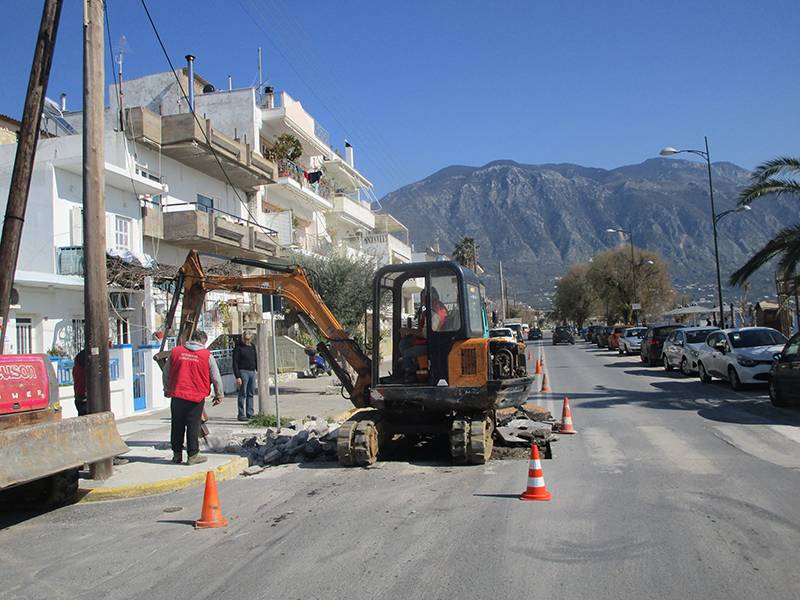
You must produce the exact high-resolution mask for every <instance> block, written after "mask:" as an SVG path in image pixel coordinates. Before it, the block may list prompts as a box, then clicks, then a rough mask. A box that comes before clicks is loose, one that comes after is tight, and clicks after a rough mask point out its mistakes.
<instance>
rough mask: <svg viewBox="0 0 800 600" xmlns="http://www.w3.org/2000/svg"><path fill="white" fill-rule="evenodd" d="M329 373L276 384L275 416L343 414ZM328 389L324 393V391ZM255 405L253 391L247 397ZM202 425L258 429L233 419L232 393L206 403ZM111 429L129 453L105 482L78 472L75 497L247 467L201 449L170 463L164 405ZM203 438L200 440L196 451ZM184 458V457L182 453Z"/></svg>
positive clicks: (138, 490)
mask: <svg viewBox="0 0 800 600" xmlns="http://www.w3.org/2000/svg"><path fill="white" fill-rule="evenodd" d="M336 381H337V380H336V378H335V377H325V376H323V377H320V378H317V379H295V380H290V381H287V382H284V383H280V382H279V384H278V396H279V408H280V413H281V418H282V419H283V418H290V419H302V418H303V417H306V416H308V415H313V416H317V417H320V418H323V419H324V418H326V417H336V416H340V415H342V414H343V413H346V412H347V411H348V410H349V409H351V408H353V405H352V404H351V403H350V401H349V400H345V399H344V398H342V396H341V395H340V394H339V392H338V390H339V389H340V388H338V387H337V388H336V390H335V393H332V392H334V389H333V388H332V387H331V386H332V385H333V383H334V382H336ZM273 392H274V390H273V389H270V396H269V398H268V403H267V405H268V407H269V410H268V414H274V407H275V399H274V396H273ZM326 392H329V393H326ZM253 402H254V405H255V409H256V411H257V410H258V396H256V397H255V398H254V399H253ZM206 412H207V413H208V422H207V426H208V429H209V431H210V434H211V435H214V436H227V435H229V434H232V433H236V432H242V431H246V432H249V433H252V434H253V435H255V434H256V433H259V432H262V431H263V428H253V427H247V426H246V424H245V423H242V422H239V421H237V419H236V413H237V406H236V396H235V395H231V396H226V397H225V399H224V400H223V401H222V404H220V405H219V406H211V404H210V402H209V403H207V404H206ZM117 430H118V431H119V433H120V435H121V436H122V438H123V440H124V441H125V443H126V444H127V445H128V447H129V448H130V452H128V453H126V454H125V455H124V457H125V458H127V459H128V461H129V462H128V463H127V464H125V465H119V466H115V467H114V473H113V475H112V476H111V477H110V478H109V479H106V480H105V481H94V480H91V479H85V478H83V477H85V476H86V474H85V473H83V472H82V473H81V476H82V478H81V480H80V500H79V501H80V502H91V501H96V500H112V499H120V498H133V497H137V496H148V495H152V494H160V493H164V492H169V491H174V490H178V489H182V488H186V487H191V486H199V485H201V484H202V483H203V482H204V481H205V474H206V471H214V472H215V473H214V474H215V477H216V478H217V480H218V481H219V480H222V479H229V478H232V477H236V476H237V475H239V473H241V471H242V470H243V469H245V468H247V466H248V464H247V459H246V458H243V457H241V456H238V455H235V454H220V453H204V455H205V456H206V457H207V458H208V462H205V463H203V464H200V465H193V466H189V465H186V464H182V465H176V464H173V463H172V460H171V459H172V451H171V450H170V447H169V433H170V412H169V409H165V410H161V411H158V412H154V413H150V414H147V415H142V416H140V417H130V418H127V419H122V420H119V421H117ZM202 449H203V443H202V442H201V452H202ZM184 460H185V456H184Z"/></svg>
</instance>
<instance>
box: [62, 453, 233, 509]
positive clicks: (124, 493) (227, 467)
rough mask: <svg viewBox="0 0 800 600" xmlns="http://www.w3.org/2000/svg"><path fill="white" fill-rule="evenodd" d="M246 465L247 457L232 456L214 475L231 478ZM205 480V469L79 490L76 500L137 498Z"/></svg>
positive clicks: (198, 483)
mask: <svg viewBox="0 0 800 600" xmlns="http://www.w3.org/2000/svg"><path fill="white" fill-rule="evenodd" d="M247 466H248V462H247V459H246V458H244V457H243V456H234V457H232V458H231V459H230V460H229V461H228V462H226V463H224V464H221V465H219V466H218V467H217V468H215V469H214V470H213V471H214V477H215V478H216V480H217V481H223V480H225V479H231V478H233V477H236V476H237V475H239V474H240V473H241V472H242V471H243V470H244V469H246V468H247ZM205 480H206V471H198V472H197V473H192V474H191V475H184V476H183V477H175V478H174V479H162V480H161V481H154V482H152V483H142V484H139V485H129V486H124V487H115V488H94V489H91V490H88V491H84V490H80V491H79V492H78V494H79V495H80V494H83V495H82V496H81V498H80V500H78V502H76V504H78V503H82V502H101V501H103V500H121V499H125V498H139V497H141V496H153V495H155V494H165V493H167V492H174V491H177V490H182V489H184V488H189V487H195V486H199V485H201V484H202V483H204V482H205Z"/></svg>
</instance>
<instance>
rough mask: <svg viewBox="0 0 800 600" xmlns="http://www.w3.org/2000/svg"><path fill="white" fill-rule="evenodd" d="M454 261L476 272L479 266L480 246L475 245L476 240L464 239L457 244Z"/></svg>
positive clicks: (454, 250)
mask: <svg viewBox="0 0 800 600" xmlns="http://www.w3.org/2000/svg"><path fill="white" fill-rule="evenodd" d="M453 260H455V261H456V262H457V263H459V264H460V265H462V266H465V267H467V268H468V269H472V270H473V271H476V270H477V264H478V246H476V245H475V239H474V238H471V237H464V238H461V239H460V240H459V241H458V242H456V247H455V248H454V249H453Z"/></svg>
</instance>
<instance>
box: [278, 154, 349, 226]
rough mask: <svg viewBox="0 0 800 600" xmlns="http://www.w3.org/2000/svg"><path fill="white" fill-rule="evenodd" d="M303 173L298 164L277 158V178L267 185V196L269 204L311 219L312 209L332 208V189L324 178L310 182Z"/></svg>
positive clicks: (304, 172) (303, 170)
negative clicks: (274, 181)
mask: <svg viewBox="0 0 800 600" xmlns="http://www.w3.org/2000/svg"><path fill="white" fill-rule="evenodd" d="M305 174H306V171H305V169H303V168H302V167H301V166H300V165H297V164H295V163H293V162H292V161H290V160H286V159H280V160H278V179H277V181H276V183H273V184H270V185H268V186H267V197H268V201H269V203H270V204H272V205H274V206H277V207H280V208H283V209H287V210H292V211H294V212H296V213H297V214H298V216H299V217H300V218H302V219H306V220H311V218H312V212H313V211H315V210H325V211H327V210H331V209H332V208H333V202H332V198H333V190H332V189H331V188H330V186H329V185H328V183H327V181H326V180H325V179H324V178H323V179H321V180H320V181H318V182H316V183H313V184H312V183H309V182H308V180H307V179H306V175H305Z"/></svg>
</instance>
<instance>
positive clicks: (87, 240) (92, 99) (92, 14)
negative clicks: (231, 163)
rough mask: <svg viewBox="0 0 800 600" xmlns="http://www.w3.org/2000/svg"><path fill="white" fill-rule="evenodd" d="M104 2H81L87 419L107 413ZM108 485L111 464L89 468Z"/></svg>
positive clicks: (93, 0) (109, 397) (108, 380)
mask: <svg viewBox="0 0 800 600" xmlns="http://www.w3.org/2000/svg"><path fill="white" fill-rule="evenodd" d="M103 10H104V7H103V0H83V260H84V265H85V267H84V269H85V272H84V286H83V303H84V319H85V325H84V330H85V332H86V345H85V348H86V399H87V401H88V405H89V412H90V413H99V412H105V411H109V410H111V388H110V379H109V373H108V289H107V281H106V206H105V197H104V195H103V193H104V189H105V178H104V173H103V170H104V163H105V151H104V148H103V98H104V95H103V82H104V63H103V61H104V56H103ZM90 473H91V476H92V478H93V479H108V478H109V477H111V473H112V460H111V459H110V458H109V459H106V460H102V461H99V462H96V463H92V464H91V466H90Z"/></svg>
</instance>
